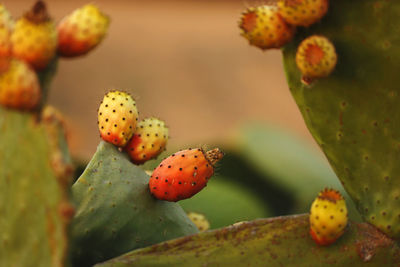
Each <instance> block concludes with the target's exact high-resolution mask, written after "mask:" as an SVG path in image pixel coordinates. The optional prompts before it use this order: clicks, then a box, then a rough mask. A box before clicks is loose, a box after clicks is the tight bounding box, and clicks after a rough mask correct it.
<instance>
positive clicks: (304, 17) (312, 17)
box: [277, 0, 329, 27]
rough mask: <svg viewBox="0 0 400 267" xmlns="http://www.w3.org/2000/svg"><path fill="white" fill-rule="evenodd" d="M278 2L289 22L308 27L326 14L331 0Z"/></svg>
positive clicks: (289, 0) (286, 0)
mask: <svg viewBox="0 0 400 267" xmlns="http://www.w3.org/2000/svg"><path fill="white" fill-rule="evenodd" d="M277 4H278V9H279V14H280V15H281V16H282V18H283V19H284V20H285V21H286V22H287V23H289V24H292V25H296V26H305V27H308V26H310V25H312V24H314V23H316V22H318V21H319V20H320V19H321V18H322V17H323V16H325V14H326V12H327V11H328V6H329V0H279V1H278V3H277Z"/></svg>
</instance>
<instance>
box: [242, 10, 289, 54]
mask: <svg viewBox="0 0 400 267" xmlns="http://www.w3.org/2000/svg"><path fill="white" fill-rule="evenodd" d="M239 27H240V29H241V35H242V36H243V37H245V38H246V39H247V40H248V41H249V42H250V45H254V46H257V47H259V48H261V49H270V48H280V47H282V46H284V45H285V44H286V43H288V42H289V41H290V40H292V38H293V36H294V32H295V28H294V27H293V26H291V25H289V24H287V23H286V22H285V21H284V20H283V18H282V17H281V16H280V15H279V13H278V8H277V7H276V6H269V5H264V6H259V7H256V8H248V9H247V10H246V11H245V12H243V13H242V16H241V18H240V21H239Z"/></svg>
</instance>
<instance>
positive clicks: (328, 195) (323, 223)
mask: <svg viewBox="0 0 400 267" xmlns="http://www.w3.org/2000/svg"><path fill="white" fill-rule="evenodd" d="M310 225H311V227H310V234H311V237H312V238H313V239H314V241H315V242H316V243H317V244H318V245H329V244H332V243H333V242H335V241H336V240H337V239H338V238H339V237H340V236H341V235H342V234H343V233H344V230H345V227H346V225H347V207H346V202H345V200H344V199H343V197H342V195H341V194H340V193H339V191H336V190H333V189H324V190H323V191H321V192H320V193H319V195H318V197H317V198H316V199H315V200H314V202H313V203H312V205H311V211H310Z"/></svg>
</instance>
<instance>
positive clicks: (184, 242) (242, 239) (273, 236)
mask: <svg viewBox="0 0 400 267" xmlns="http://www.w3.org/2000/svg"><path fill="white" fill-rule="evenodd" d="M399 253H400V250H399V247H398V246H397V244H396V243H395V242H394V241H393V240H391V239H390V238H388V237H386V236H385V235H384V234H382V233H381V232H380V231H378V230H377V229H376V228H374V227H372V226H370V225H368V224H365V223H364V224H356V223H352V224H350V225H349V227H348V228H347V231H346V232H345V234H344V235H343V236H342V237H340V239H338V240H337V241H336V242H335V243H334V244H333V245H331V246H329V247H320V246H318V245H316V244H315V243H314V241H313V240H312V239H311V237H310V235H309V222H308V215H297V216H288V217H277V218H272V219H262V220H256V221H252V222H246V223H243V224H241V225H236V226H230V227H227V228H223V229H219V230H214V231H208V232H204V233H201V234H197V235H193V236H189V237H184V238H179V239H175V240H172V241H168V242H164V243H161V244H157V245H154V246H151V247H148V248H144V249H139V250H136V251H133V252H130V253H127V254H125V255H122V256H120V257H118V258H116V259H113V260H110V261H109V262H105V263H103V264H98V265H96V266H97V267H131V266H146V267H156V266H157V267H161V266H165V267H167V266H168V267H169V266H191V267H197V266H199V267H200V266H220V267H223V266H227V267H231V266H235V267H236V266H238V267H240V266H269V267H275V266H277V267H278V266H340V267H342V266H364V265H365V264H366V265H367V266H397V265H398V264H400V254H399Z"/></svg>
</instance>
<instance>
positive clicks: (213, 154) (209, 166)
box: [149, 148, 224, 201]
mask: <svg viewBox="0 0 400 267" xmlns="http://www.w3.org/2000/svg"><path fill="white" fill-rule="evenodd" d="M223 155H224V154H223V153H222V152H221V151H220V150H219V149H218V148H215V149H213V150H210V151H207V152H204V151H203V150H202V149H200V148H196V149H186V150H182V151H179V152H177V153H174V154H172V155H171V156H169V157H168V158H166V159H164V160H163V161H162V162H161V164H160V165H159V166H158V167H157V168H155V169H154V171H153V174H152V176H151V177H150V181H149V188H150V192H151V194H152V195H153V196H154V197H155V198H157V199H160V200H167V201H179V200H182V199H186V198H190V197H192V196H193V195H195V194H196V193H198V192H199V191H200V190H201V189H203V188H204V187H205V186H206V185H207V182H208V180H209V179H210V178H211V176H212V175H213V174H214V164H215V163H216V162H217V161H219V160H220V159H221V158H222V157H223Z"/></svg>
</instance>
